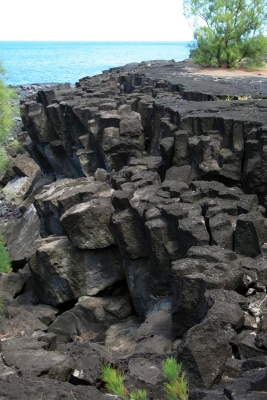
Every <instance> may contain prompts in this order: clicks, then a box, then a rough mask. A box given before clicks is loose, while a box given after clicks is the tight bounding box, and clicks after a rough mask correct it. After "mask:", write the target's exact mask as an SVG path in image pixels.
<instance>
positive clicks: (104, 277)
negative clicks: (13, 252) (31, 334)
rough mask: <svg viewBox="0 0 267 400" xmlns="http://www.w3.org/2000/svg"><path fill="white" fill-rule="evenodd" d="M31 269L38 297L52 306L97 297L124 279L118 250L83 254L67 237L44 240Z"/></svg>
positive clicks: (111, 248) (30, 263)
mask: <svg viewBox="0 0 267 400" xmlns="http://www.w3.org/2000/svg"><path fill="white" fill-rule="evenodd" d="M29 265H30V269H31V274H32V280H33V285H34V288H35V290H36V293H37V295H38V297H39V298H40V300H41V301H42V302H43V303H45V304H51V305H53V306H57V305H59V304H61V303H65V302H66V301H69V300H72V299H77V298H78V297H80V296H85V295H95V294H97V293H98V292H99V291H101V290H103V289H105V288H106V287H107V286H110V285H112V284H113V283H114V282H117V281H119V280H122V279H123V278H124V277H125V275H124V271H123V266H122V259H121V256H120V253H119V250H118V248H117V247H113V246H111V247H108V248H106V249H99V250H80V249H78V248H77V247H76V246H75V245H74V244H72V243H71V242H70V241H69V240H68V239H67V238H65V237H58V238H53V237H52V238H50V239H49V240H46V239H44V240H41V241H40V243H39V247H38V250H37V251H36V253H34V254H33V255H32V256H31V257H30V259H29Z"/></svg>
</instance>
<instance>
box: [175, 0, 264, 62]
mask: <svg viewBox="0 0 267 400" xmlns="http://www.w3.org/2000/svg"><path fill="white" fill-rule="evenodd" d="M183 6H184V14H185V15H186V17H187V18H189V19H190V20H192V18H193V19H194V25H195V30H194V38H195V39H196V41H197V45H196V48H195V50H194V52H193V53H192V57H193V60H194V61H195V62H196V63H197V64H200V65H210V66H214V67H224V66H226V67H227V68H232V67H235V66H240V65H247V66H248V67H249V68H254V67H263V66H264V65H265V62H264V57H265V54H266V52H267V38H266V35H265V33H266V31H265V28H266V19H267V3H266V1H265V0H227V1H225V0H183ZM201 20H202V24H203V23H204V25H203V26H199V25H200V21H201Z"/></svg>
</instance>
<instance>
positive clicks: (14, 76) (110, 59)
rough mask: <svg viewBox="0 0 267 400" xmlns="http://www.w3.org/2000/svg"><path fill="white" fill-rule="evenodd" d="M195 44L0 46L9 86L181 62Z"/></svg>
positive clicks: (20, 43) (78, 77)
mask: <svg viewBox="0 0 267 400" xmlns="http://www.w3.org/2000/svg"><path fill="white" fill-rule="evenodd" d="M190 44H192V42H0V60H1V61H2V63H3V65H4V67H5V69H6V70H7V71H8V76H9V79H8V80H7V83H8V84H10V85H21V84H26V83H32V84H33V83H47V82H60V83H65V82H69V83H75V82H77V81H78V80H79V79H80V78H82V77H84V76H88V75H89V76H92V75H96V74H100V73H102V71H103V70H106V69H109V68H112V67H116V66H122V65H124V64H127V63H130V62H141V61H148V60H171V59H174V60H175V61H182V60H184V59H186V58H188V57H189V51H190V48H189V45H190Z"/></svg>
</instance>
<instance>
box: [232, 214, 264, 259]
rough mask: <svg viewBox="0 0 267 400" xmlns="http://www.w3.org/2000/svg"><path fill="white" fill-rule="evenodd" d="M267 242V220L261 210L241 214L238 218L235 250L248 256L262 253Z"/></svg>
mask: <svg viewBox="0 0 267 400" xmlns="http://www.w3.org/2000/svg"><path fill="white" fill-rule="evenodd" d="M266 242H267V222H266V220H265V218H264V217H263V216H262V215H261V213H260V212H257V211H254V212H249V213H247V214H241V215H239V217H238V218H237V222H236V231H235V251H236V252H237V253H239V254H243V255H244V256H247V257H256V256H257V255H258V254H261V247H262V245H263V244H264V243H266Z"/></svg>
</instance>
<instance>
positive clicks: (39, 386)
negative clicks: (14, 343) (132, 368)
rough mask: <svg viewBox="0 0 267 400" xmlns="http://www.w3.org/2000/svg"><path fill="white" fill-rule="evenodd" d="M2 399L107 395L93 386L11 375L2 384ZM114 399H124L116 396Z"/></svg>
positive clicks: (88, 399)
mask: <svg viewBox="0 0 267 400" xmlns="http://www.w3.org/2000/svg"><path fill="white" fill-rule="evenodd" d="M0 396H2V397H1V400H2V399H3V400H37V399H42V400H74V399H75V398H76V399H78V400H105V399H110V396H108V395H105V394H103V393H101V392H99V390H97V389H96V388H94V387H92V386H74V385H71V384H70V383H67V382H58V381H55V380H53V379H46V378H35V379H32V380H31V379H22V378H17V377H10V378H8V379H7V380H6V381H4V382H1V385H0ZM114 399H118V400H119V399H122V397H119V396H115V397H114Z"/></svg>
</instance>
